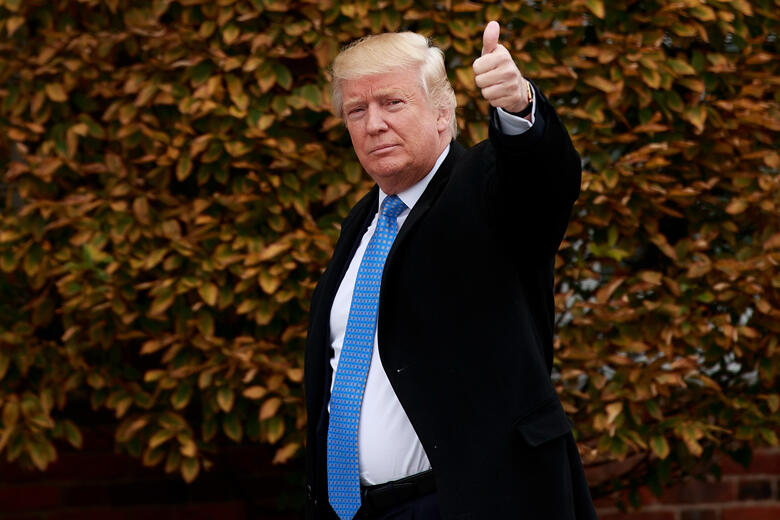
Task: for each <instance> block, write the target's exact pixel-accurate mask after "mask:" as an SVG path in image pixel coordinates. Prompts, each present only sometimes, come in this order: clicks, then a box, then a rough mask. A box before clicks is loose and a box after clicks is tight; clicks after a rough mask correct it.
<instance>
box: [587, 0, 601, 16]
mask: <svg viewBox="0 0 780 520" xmlns="http://www.w3.org/2000/svg"><path fill="white" fill-rule="evenodd" d="M585 6H586V7H587V8H588V9H589V10H590V12H591V13H593V14H595V15H596V16H597V17H598V18H604V2H603V1H602V0H585Z"/></svg>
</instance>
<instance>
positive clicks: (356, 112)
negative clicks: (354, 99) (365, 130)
mask: <svg viewBox="0 0 780 520" xmlns="http://www.w3.org/2000/svg"><path fill="white" fill-rule="evenodd" d="M363 110H364V109H363V107H353V108H350V109H349V110H347V117H350V118H352V119H354V118H356V117H358V116H359V115H360V114H361V113H362V112H363Z"/></svg>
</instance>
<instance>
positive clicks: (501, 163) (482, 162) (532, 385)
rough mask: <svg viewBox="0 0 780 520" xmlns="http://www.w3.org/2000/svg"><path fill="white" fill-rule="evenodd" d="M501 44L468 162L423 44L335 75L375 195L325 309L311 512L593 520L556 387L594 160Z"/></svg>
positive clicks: (480, 82) (327, 287) (365, 58)
mask: <svg viewBox="0 0 780 520" xmlns="http://www.w3.org/2000/svg"><path fill="white" fill-rule="evenodd" d="M498 37H499V26H498V23H496V22H490V23H489V24H488V25H487V26H486V27H485V31H484V35H483V49H482V56H481V57H480V58H478V59H477V60H476V61H475V62H474V74H475V82H476V84H477V86H478V87H479V88H480V89H481V91H482V95H483V96H484V98H485V99H486V100H487V101H489V102H490V104H491V105H492V108H491V124H490V138H489V140H487V141H484V142H482V143H479V144H478V145H476V146H475V147H473V148H471V149H468V150H466V149H464V148H463V147H462V146H460V145H459V144H458V143H457V142H455V141H454V140H453V139H454V137H455V134H456V131H457V126H456V122H455V96H454V93H453V91H452V87H451V86H450V84H449V82H448V81H447V77H446V73H445V69H444V62H443V54H442V52H441V51H440V50H439V49H437V48H435V47H430V46H429V43H428V41H427V40H426V39H425V38H424V37H422V36H420V35H417V34H414V33H400V34H383V35H378V36H371V37H367V38H364V39H362V40H359V41H358V42H356V43H354V44H352V45H351V46H349V47H347V48H346V49H345V50H343V51H342V52H341V54H339V56H338V57H337V58H336V60H335V62H334V64H333V89H334V92H333V105H334V106H333V108H334V111H335V113H336V114H337V115H339V116H341V117H342V118H343V119H344V121H345V123H346V126H347V130H348V131H349V134H350V137H351V139H352V144H353V147H354V149H355V153H356V154H357V157H358V159H359V160H360V163H361V164H362V165H363V167H364V169H365V170H366V171H367V172H368V174H369V175H370V176H371V177H372V179H373V180H374V181H376V183H377V186H375V187H374V189H373V190H371V191H370V192H369V194H368V195H366V196H365V197H364V198H363V199H362V200H361V201H360V202H358V203H357V204H356V205H355V207H354V208H353V209H352V210H351V212H350V213H349V215H348V216H347V218H346V219H345V220H344V222H343V224H342V230H341V237H340V238H339V241H338V243H337V244H336V248H335V251H334V254H333V259H332V261H331V263H330V265H329V266H328V268H327V270H326V271H325V273H324V274H323V276H322V279H321V280H320V282H319V284H318V286H317V288H316V290H315V292H314V295H313V297H312V305H311V316H310V327H309V337H308V343H307V350H306V367H305V370H306V372H305V388H306V403H307V413H308V431H307V443H308V444H307V495H308V496H307V518H312V519H326V518H342V519H344V518H380V519H389V518H397V519H412V518H414V519H417V520H420V519H422V520H433V519H439V518H446V519H496V518H499V519H503V518H522V519H525V520H537V519H539V520H541V519H545V520H551V519H552V520H557V519H561V520H563V519H591V518H595V513H594V510H593V506H592V503H591V498H590V495H589V491H588V488H587V484H586V482H585V478H584V474H583V471H582V464H581V461H580V457H579V454H578V452H577V448H576V444H575V442H574V439H573V437H572V435H571V431H570V423H569V421H568V419H567V417H566V415H565V413H564V412H563V409H562V407H561V405H560V402H559V400H558V398H557V396H556V394H555V390H554V388H553V385H552V384H551V382H550V378H549V374H550V370H551V367H552V335H553V330H552V329H553V314H554V305H553V265H554V256H555V252H556V250H557V248H558V245H559V244H560V242H561V240H562V237H563V234H564V231H565V229H566V225H567V221H568V218H569V214H570V212H571V207H572V204H573V203H574V201H575V199H576V198H577V196H578V194H579V185H580V159H579V156H578V155H577V152H576V151H575V150H574V148H573V147H572V144H571V141H570V139H569V136H568V134H567V133H566V131H565V129H564V128H563V125H562V124H561V122H560V121H559V119H558V117H557V116H556V114H555V112H554V110H553V108H552V106H551V105H550V104H549V103H548V102H547V100H546V99H545V98H544V96H543V95H542V94H541V93H540V92H539V90H538V89H536V87H533V86H532V85H531V84H530V83H529V82H527V81H526V80H525V78H523V76H522V74H521V73H520V71H519V70H518V69H517V67H516V65H515V64H514V62H513V60H512V58H511V56H510V54H509V52H508V51H507V50H506V49H505V48H504V47H503V46H502V45H500V44H499V43H498Z"/></svg>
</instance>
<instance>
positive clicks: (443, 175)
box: [385, 141, 463, 266]
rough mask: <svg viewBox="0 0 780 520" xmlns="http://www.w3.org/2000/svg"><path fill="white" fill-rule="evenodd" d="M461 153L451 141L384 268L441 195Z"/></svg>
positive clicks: (401, 230)
mask: <svg viewBox="0 0 780 520" xmlns="http://www.w3.org/2000/svg"><path fill="white" fill-rule="evenodd" d="M462 152H463V147H462V146H461V145H459V144H458V143H457V142H456V141H452V142H451V143H450V151H449V153H448V154H447V157H446V158H445V159H444V161H443V162H442V163H441V165H440V166H439V169H438V170H437V171H436V174H435V175H434V176H433V179H431V182H430V183H429V184H428V186H427V187H426V188H425V191H424V192H423V194H422V196H421V197H420V200H418V201H417V204H415V205H414V207H413V208H412V211H411V213H409V216H408V217H407V218H406V222H404V225H403V226H401V229H400V230H399V231H398V235H397V236H396V237H395V241H394V242H393V247H392V248H391V249H390V252H389V253H388V255H387V261H386V262H385V266H387V265H389V264H390V263H391V262H392V261H393V257H394V256H395V254H394V253H395V252H396V251H397V250H398V249H400V248H401V247H403V243H404V240H405V239H406V237H407V236H408V235H409V233H410V232H411V230H412V229H414V227H415V226H416V225H417V224H418V223H419V222H420V220H421V219H422V217H423V215H425V213H427V212H428V210H429V209H430V208H431V205H432V204H433V203H434V202H435V201H436V199H437V198H438V196H439V194H440V193H441V190H442V189H443V188H444V186H446V185H447V181H448V180H449V178H450V173H451V172H452V169H453V168H454V167H455V163H456V162H457V159H458V156H460V154H461V153H462Z"/></svg>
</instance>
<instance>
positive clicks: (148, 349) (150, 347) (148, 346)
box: [141, 339, 165, 354]
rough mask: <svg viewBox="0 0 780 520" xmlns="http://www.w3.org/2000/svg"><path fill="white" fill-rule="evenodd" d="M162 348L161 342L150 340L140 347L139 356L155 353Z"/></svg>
mask: <svg viewBox="0 0 780 520" xmlns="http://www.w3.org/2000/svg"><path fill="white" fill-rule="evenodd" d="M164 346H165V345H164V344H163V343H162V341H160V340H157V339H150V340H149V341H147V342H145V343H144V344H143V346H142V347H141V354H151V353H152V352H157V351H158V350H160V349H161V348H163V347H164Z"/></svg>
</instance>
